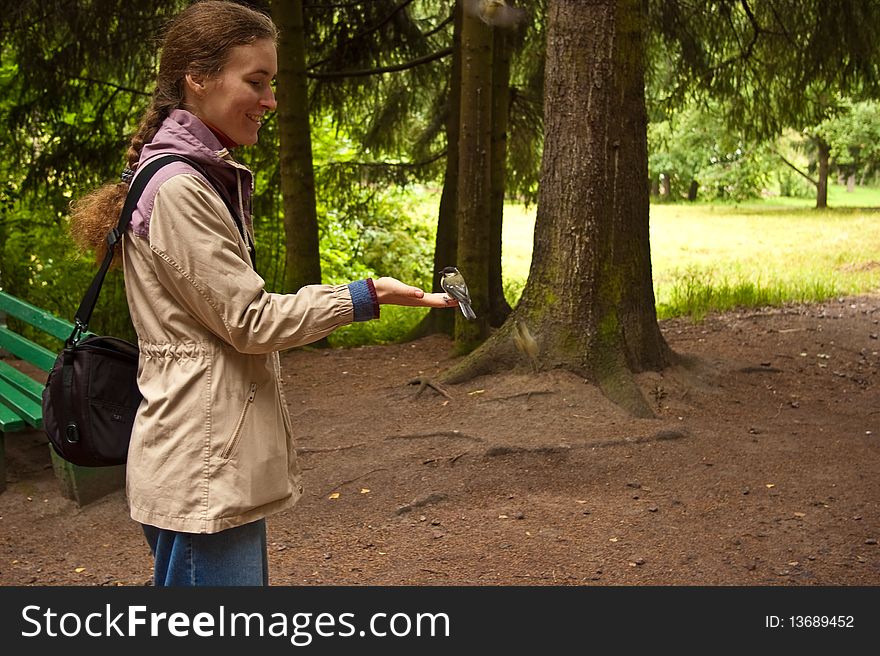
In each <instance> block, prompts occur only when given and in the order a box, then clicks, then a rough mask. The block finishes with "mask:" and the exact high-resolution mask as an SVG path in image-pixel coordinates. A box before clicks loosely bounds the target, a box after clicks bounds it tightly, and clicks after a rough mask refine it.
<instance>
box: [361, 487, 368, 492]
mask: <svg viewBox="0 0 880 656" xmlns="http://www.w3.org/2000/svg"><path fill="white" fill-rule="evenodd" d="M369 491H370V488H368V487H362V488H361V494H367V493H368V492H369Z"/></svg>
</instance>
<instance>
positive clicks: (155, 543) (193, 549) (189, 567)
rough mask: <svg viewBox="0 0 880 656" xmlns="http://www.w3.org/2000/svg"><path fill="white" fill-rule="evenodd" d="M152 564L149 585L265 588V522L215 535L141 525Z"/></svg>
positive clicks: (267, 576)
mask: <svg viewBox="0 0 880 656" xmlns="http://www.w3.org/2000/svg"><path fill="white" fill-rule="evenodd" d="M142 526H143V529H144V535H145V536H146V537H147V542H148V543H149V545H150V551H152V552H153V558H154V560H155V563H154V567H153V585H155V586H157V587H159V586H186V587H193V586H203V585H205V586H208V585H213V586H224V585H269V563H268V557H267V554H266V520H264V519H260V520H257V521H255V522H251V523H250V524H245V525H244V526H236V527H235V528H230V529H226V530H225V531H220V532H219V533H179V532H177V531H169V530H166V529H162V528H156V527H155V526H149V525H148V524H142Z"/></svg>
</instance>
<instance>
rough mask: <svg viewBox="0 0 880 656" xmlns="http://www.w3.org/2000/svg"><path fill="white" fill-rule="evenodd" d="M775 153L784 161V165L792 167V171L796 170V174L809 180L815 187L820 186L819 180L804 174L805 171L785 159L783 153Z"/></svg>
mask: <svg viewBox="0 0 880 656" xmlns="http://www.w3.org/2000/svg"><path fill="white" fill-rule="evenodd" d="M775 152H776V155H777V156H778V157H779V159H781V160H782V161H783V163H784V164H787V165H788V166H790V167H791V168H792V169H794V171H795V173H798V174H800V175H802V176H804V177H805V178H806V179H807V180H809V181H810V182H812V183H813V185H815V186H816V187H818V186H819V181H818V180H814V179H813V178H811V177H810V176H809V175H807V174H806V173H804V172H803V171H801V170H800V169H799V168H798V167H797V166H795V165H794V164H792V163H791V162H789V161H788V160H787V159H785V158H784V157H783V156H782V153H780V152H779V151H778V150H777V151H775Z"/></svg>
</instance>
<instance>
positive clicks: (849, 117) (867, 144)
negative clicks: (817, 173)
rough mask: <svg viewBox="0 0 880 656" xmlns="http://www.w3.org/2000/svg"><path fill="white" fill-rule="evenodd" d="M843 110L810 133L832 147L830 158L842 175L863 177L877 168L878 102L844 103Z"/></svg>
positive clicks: (879, 158) (879, 156) (879, 142)
mask: <svg viewBox="0 0 880 656" xmlns="http://www.w3.org/2000/svg"><path fill="white" fill-rule="evenodd" d="M841 105H842V110H841V111H840V113H838V114H837V115H835V116H833V117H831V118H827V119H825V120H824V121H822V123H820V124H819V125H818V126H817V127H816V128H814V129H813V130H812V132H814V133H815V134H817V135H818V136H821V137H822V138H823V139H824V140H825V141H826V142H827V143H828V145H829V146H831V159H832V161H833V162H834V164H835V165H836V166H837V167H838V168H839V169H840V170H841V172H842V173H843V174H844V175H850V174H856V173H857V172H860V173H861V174H862V178H863V179H864V178H866V177H868V176H869V175H872V174H874V173H876V172H877V170H878V169H880V103H878V102H877V101H874V100H869V101H863V102H852V101H851V100H844V101H842V103H841Z"/></svg>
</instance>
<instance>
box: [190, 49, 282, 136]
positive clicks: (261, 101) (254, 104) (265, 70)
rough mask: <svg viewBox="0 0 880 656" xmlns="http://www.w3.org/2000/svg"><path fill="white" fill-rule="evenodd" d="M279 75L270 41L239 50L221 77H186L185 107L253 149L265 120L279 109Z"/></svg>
mask: <svg viewBox="0 0 880 656" xmlns="http://www.w3.org/2000/svg"><path fill="white" fill-rule="evenodd" d="M277 72H278V56H277V54H276V51H275V43H274V42H273V41H272V40H271V39H261V40H259V41H255V42H254V43H251V44H248V45H244V46H236V47H235V48H233V49H232V50H231V51H230V54H229V60H228V61H227V62H226V65H225V66H224V67H223V70H222V71H221V72H220V73H219V74H217V75H214V76H211V77H202V76H198V75H192V74H188V75H187V76H186V91H185V94H186V101H185V105H184V106H185V108H186V109H189V110H190V111H191V112H192V113H193V114H195V115H196V116H198V117H199V118H200V119H202V120H203V121H204V122H206V123H208V124H210V125H211V126H213V127H214V128H216V129H217V130H220V131H221V132H223V134H225V135H226V136H227V137H229V138H230V139H232V141H234V142H235V143H237V144H239V145H242V146H249V145H253V144H255V143H257V132H258V131H259V129H260V125H261V119H262V117H263V116H264V115H265V113H266V112H268V111H271V110H274V109H275V107H276V106H277V103H276V102H275V92H274V91H273V90H272V82H273V80H274V78H275V74H276V73H277Z"/></svg>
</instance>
